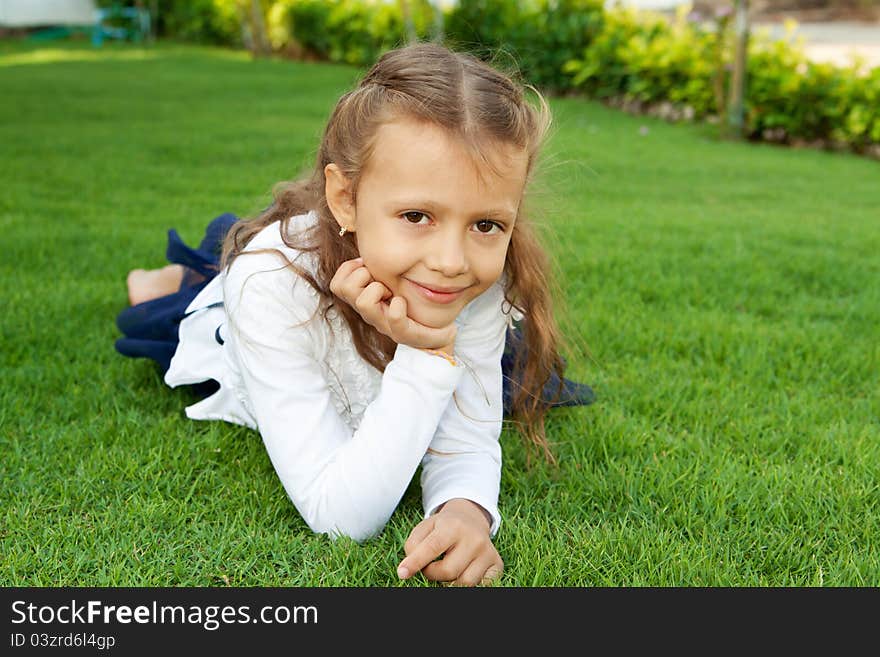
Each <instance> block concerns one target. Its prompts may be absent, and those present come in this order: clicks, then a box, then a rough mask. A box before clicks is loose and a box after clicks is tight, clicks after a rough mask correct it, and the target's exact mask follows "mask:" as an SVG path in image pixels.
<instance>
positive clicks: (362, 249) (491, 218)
mask: <svg viewBox="0 0 880 657" xmlns="http://www.w3.org/2000/svg"><path fill="white" fill-rule="evenodd" d="M492 158H493V164H494V166H495V168H496V169H497V170H498V171H499V173H500V175H496V174H495V173H493V172H492V171H491V170H481V171H480V172H479V174H481V175H478V172H477V168H476V167H477V165H476V164H475V162H474V161H473V160H472V159H471V157H470V155H469V154H468V152H467V150H466V149H465V147H464V146H463V145H462V144H461V143H460V142H459V141H458V140H457V139H456V138H454V137H451V136H449V135H448V134H447V133H446V132H444V130H443V129H442V128H440V127H438V126H435V125H433V124H429V123H424V122H418V121H416V120H414V119H409V118H407V119H396V120H394V121H391V122H389V123H386V124H383V125H382V126H381V127H380V128H379V130H378V132H377V135H376V141H375V145H374V150H373V154H372V156H371V158H370V161H369V163H368V164H367V166H366V168H365V170H364V171H363V173H362V174H361V180H360V184H359V185H358V190H357V201H356V206H355V207H353V208H352V207H351V206H350V204H349V205H347V206H346V204H345V203H344V202H343V201H340V199H341V198H343V199H344V198H345V197H344V195H341V194H340V193H339V190H338V189H336V190H335V193H334V187H337V186H339V185H342V184H344V179H343V178H342V176H341V175H339V170H338V169H336V168H335V165H333V164H331V165H328V167H327V170H326V171H325V173H326V175H327V184H328V189H327V192H328V194H327V200H328V203H329V205H330V208H331V210H332V211H333V214H334V216H335V217H336V219H337V221H339V223H340V225H344V226H346V227H347V228H348V229H349V230H352V229H354V231H355V237H356V240H357V246H358V250H359V253H360V256H361V257H362V258H363V259H364V265H365V266H366V267H367V269H368V270H369V271H370V273H371V274H372V276H373V278H374V279H376V280H378V281H380V282H382V283H383V284H384V285H385V286H386V287H387V288H388V289H390V290H391V291H392V292H393V293H394V294H395V295H396V296H402V297H404V298H405V299H406V302H407V314H408V315H409V316H410V317H411V318H412V319H414V320H415V321H417V322H419V323H421V324H425V325H426V326H431V327H435V328H440V327H443V326H448V325H449V324H451V323H452V322H453V321H454V320H455V318H456V317H457V316H458V314H459V313H460V312H461V310H462V308H464V307H465V306H466V305H467V304H468V303H469V302H470V301H472V300H473V299H475V298H476V297H477V296H479V295H480V294H481V293H483V292H484V291H485V290H487V289H488V288H489V287H491V286H492V284H493V283H495V282H496V281H497V280H498V279H499V277H500V276H501V273H502V271H503V270H504V262H505V257H506V255H507V247H508V245H509V244H510V237H511V232H512V230H513V226H514V223H515V221H516V216H517V212H518V210H519V203H520V199H521V197H522V193H523V187H524V186H525V178H526V167H527V162H528V160H527V158H528V155H527V153H526V152H525V151H523V150H521V149H517V148H516V147H515V146H512V145H499V146H498V147H497V148H495V149H494V152H493V154H492ZM426 288H427V289H426ZM431 290H433V291H434V292H432V291H431ZM437 292H440V293H439V294H438V293H437ZM443 292H446V293H445V294H444V293H443Z"/></svg>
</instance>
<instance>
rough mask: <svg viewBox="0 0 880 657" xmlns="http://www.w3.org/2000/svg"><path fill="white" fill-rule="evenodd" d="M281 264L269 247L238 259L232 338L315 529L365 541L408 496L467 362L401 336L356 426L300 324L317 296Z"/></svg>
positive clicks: (280, 468) (274, 450) (228, 295)
mask: <svg viewBox="0 0 880 657" xmlns="http://www.w3.org/2000/svg"><path fill="white" fill-rule="evenodd" d="M279 266H280V265H279V260H278V259H277V258H276V257H274V256H272V255H264V254H250V255H242V256H240V257H238V258H237V259H236V260H235V261H234V262H233V264H232V267H231V268H230V270H229V271H228V272H227V274H226V278H225V281H224V304H225V307H226V310H227V313H228V316H229V323H230V327H231V328H232V330H231V331H230V334H229V338H230V340H231V343H232V344H230V347H231V348H232V349H233V350H234V352H235V354H236V357H237V358H238V360H239V365H240V368H241V375H242V378H243V383H244V388H245V393H246V394H247V396H248V398H249V404H250V406H251V410H252V412H253V415H254V417H255V419H256V422H257V426H258V429H259V431H260V435H261V436H262V439H263V443H264V444H265V447H266V450H267V451H268V454H269V458H270V459H271V461H272V465H273V466H274V468H275V471H276V472H277V474H278V477H279V478H280V480H281V483H282V485H283V486H284V489H285V491H286V492H287V494H288V496H289V497H290V499H291V501H292V502H293V503H294V505H295V506H296V508H297V510H298V511H299V512H300V514H301V515H302V517H303V519H304V520H305V521H306V523H307V524H308V525H309V527H310V528H311V529H312V530H313V531H315V532H318V533H327V534H329V535H330V536H331V537H332V538H336V537H337V536H339V535H346V536H349V537H351V538H353V539H354V540H356V541H362V540H364V539H367V538H369V537H371V536H373V535H375V534H377V533H378V532H379V531H380V530H381V529H382V528H383V527H384V525H385V524H386V523H387V522H388V519H389V518H390V517H391V514H392V513H393V512H394V509H395V508H396V507H397V505H398V503H399V502H400V499H401V497H402V496H403V494H404V492H405V491H406V488H407V486H408V485H409V483H410V481H411V480H412V477H413V475H414V474H415V472H416V469H417V468H418V465H419V462H420V460H421V458H422V457H423V456H424V454H425V450H426V449H427V447H428V444H429V443H430V442H431V438H432V436H433V435H434V432H435V431H436V428H437V425H438V423H439V421H440V416H441V415H442V414H443V411H444V409H446V407H447V405H448V403H449V400H450V399H451V397H452V392H453V390H455V388H456V386H457V385H458V382H459V380H460V379H461V375H462V373H463V371H464V370H463V368H462V367H461V366H457V367H456V366H453V365H451V364H450V363H449V362H448V361H446V360H445V359H443V358H438V357H437V356H433V355H431V354H428V353H426V352H424V351H421V350H419V349H414V348H412V347H408V346H406V345H398V347H397V350H396V352H395V354H394V358H393V360H392V361H391V362H390V363H389V364H388V366H387V367H386V368H385V372H384V374H383V376H382V382H381V386H380V390H379V393H378V395H377V396H376V398H375V399H374V400H373V401H372V402H371V403H370V404H369V406H368V407H367V408H366V410H365V412H364V415H363V418H362V420H361V423H360V426H359V427H358V429H357V431H355V432H354V433H353V434H352V431H351V429H350V428H349V427H348V425H347V424H345V422H344V421H343V419H342V418H341V417H340V416H339V414H338V413H337V411H336V409H335V407H334V406H333V403H332V401H331V391H330V388H329V387H328V385H327V382H326V381H325V379H324V375H323V372H322V370H321V368H320V367H319V365H318V362H317V361H316V359H315V353H316V349H315V345H314V342H313V339H312V337H311V334H310V332H309V330H308V328H307V327H306V326H297V324H300V323H301V322H303V321H305V320H308V319H309V317H311V316H312V313H313V311H314V309H315V307H316V305H317V297H316V296H314V295H313V294H311V293H310V291H309V289H308V288H307V286H308V283H307V282H306V281H305V280H303V279H301V278H300V277H299V276H298V275H296V274H295V273H294V272H292V271H290V270H279ZM267 269H274V270H275V271H270V272H267V271H266V270H267ZM314 321H315V322H319V323H321V322H324V319H323V317H321V316H320V314H319V315H318V316H317V317H316V319H315V320H314Z"/></svg>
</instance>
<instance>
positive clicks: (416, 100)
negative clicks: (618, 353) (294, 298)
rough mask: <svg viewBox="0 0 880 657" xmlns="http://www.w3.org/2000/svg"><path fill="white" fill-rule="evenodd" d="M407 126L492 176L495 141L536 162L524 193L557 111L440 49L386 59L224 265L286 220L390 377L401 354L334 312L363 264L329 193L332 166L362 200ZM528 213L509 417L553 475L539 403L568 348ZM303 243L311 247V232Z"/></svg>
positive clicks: (511, 276)
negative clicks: (441, 141)
mask: <svg viewBox="0 0 880 657" xmlns="http://www.w3.org/2000/svg"><path fill="white" fill-rule="evenodd" d="M526 89H529V90H531V91H532V92H533V93H534V95H535V96H536V98H537V99H538V106H537V107H535V106H533V105H532V104H531V103H529V102H527V101H526V98H525V90H526ZM400 116H408V117H412V118H416V119H420V120H425V121H429V122H431V123H433V124H435V125H438V126H440V127H442V128H444V129H445V130H447V131H448V132H449V133H450V134H452V135H454V136H456V137H457V138H459V139H460V140H461V143H463V144H464V145H466V147H467V148H468V150H469V152H470V154H471V155H472V157H473V158H474V159H475V161H477V162H479V163H480V164H481V165H483V166H491V165H492V162H491V158H488V157H487V156H486V154H487V152H489V151H490V149H492V147H493V145H497V143H498V142H501V143H507V144H514V145H516V146H517V147H518V148H522V149H524V150H525V151H526V152H527V153H528V165H527V174H526V175H527V183H528V181H529V180H530V179H531V178H532V174H533V171H534V165H535V163H536V159H537V156H538V153H539V150H540V147H541V145H542V143H543V142H544V139H545V137H546V136H547V132H548V129H549V127H550V123H551V115H550V110H549V107H548V105H547V103H546V101H545V100H544V98H543V97H542V96H541V94H540V92H538V91H537V89H535V88H534V87H531V86H529V85H521V84H518V83H516V82H514V80H513V79H512V77H511V76H509V75H506V74H504V73H502V72H501V71H499V70H496V69H495V68H493V67H492V66H490V65H488V64H486V63H484V62H481V61H480V60H478V59H476V58H475V57H473V56H471V55H468V54H465V53H458V52H452V51H450V50H448V49H447V48H445V47H443V46H441V45H438V44H435V43H417V44H412V45H409V46H406V47H403V48H399V49H396V50H391V51H389V52H386V53H385V54H384V55H382V56H381V57H380V58H379V60H378V61H377V62H376V63H375V64H374V65H373V67H372V68H371V69H370V70H369V71H368V72H367V74H366V75H365V76H364V77H363V78H362V79H361V81H360V83H359V84H358V85H357V87H356V88H355V89H353V90H352V91H350V92H348V93H346V94H344V95H343V96H342V97H341V98H340V99H339V101H338V103H337V104H336V107H335V109H334V110H333V113H332V115H331V117H330V120H329V122H328V123H327V126H326V128H325V130H324V135H323V138H322V140H321V144H320V148H319V150H318V154H317V158H316V161H315V168H314V170H313V171H312V173H311V175H309V176H307V177H304V178H302V179H299V180H294V181H283V182H280V183H278V184H277V185H275V187H274V189H273V196H274V203H273V204H272V205H271V206H270V207H268V208H267V209H266V210H264V211H263V212H262V213H260V214H259V215H257V216H256V217H254V218H252V219H247V220H242V221H240V222H238V223H237V224H235V225H234V226H233V227H232V229H231V230H230V231H229V233H228V234H227V236H226V239H225V242H224V245H223V254H222V260H221V263H222V264H221V266H222V267H224V268H225V267H227V266H229V265H230V264H231V263H232V262H233V260H234V259H235V258H236V257H238V256H239V255H241V254H242V252H243V250H244V248H245V246H246V245H247V244H248V242H249V241H250V240H251V239H252V238H253V237H254V235H256V234H257V233H258V232H259V231H260V230H262V229H263V228H264V227H265V226H267V225H269V224H271V223H273V222H275V221H281V222H282V225H281V234H282V237H283V240H284V242H285V244H287V245H288V246H289V247H291V248H295V249H298V250H300V251H310V252H317V262H318V266H317V271H316V276H314V277H313V276H311V275H310V274H309V272H307V271H305V270H303V269H302V268H300V267H298V266H296V265H295V264H294V263H288V266H290V267H291V268H292V269H294V270H295V271H296V272H297V273H298V274H299V275H300V276H302V277H303V278H304V279H305V280H306V281H307V282H308V283H309V284H310V285H312V287H314V288H315V290H316V291H317V292H318V294H319V295H320V298H321V299H322V302H323V303H322V306H323V308H324V310H323V313H324V319H325V320H326V319H327V316H326V313H327V311H328V310H329V308H330V307H333V306H334V305H335V306H336V308H337V311H338V312H339V313H340V314H341V315H342V317H343V319H344V320H345V322H346V323H347V324H348V326H349V328H350V329H351V334H352V338H353V340H354V344H355V347H356V348H357V351H358V353H359V354H360V355H361V357H362V358H364V360H366V361H367V362H368V363H370V364H371V365H372V366H373V367H375V368H376V369H377V370H379V371H380V372H384V371H385V366H386V365H387V364H388V363H389V362H390V360H391V358H392V357H393V355H394V350H395V348H396V346H397V345H396V344H395V343H394V341H393V340H391V338H389V337H387V336H385V335H383V334H381V333H379V332H378V331H377V330H376V329H374V328H373V327H372V326H370V325H369V324H367V323H366V322H364V321H363V319H362V318H361V316H360V314H359V313H358V312H357V310H355V309H354V308H352V307H351V306H349V305H348V304H347V303H339V304H335V296H334V295H333V293H332V292H331V291H330V280H331V279H332V278H333V275H334V274H335V273H336V270H337V269H338V268H339V266H340V265H341V264H342V263H343V262H344V261H346V260H351V259H353V258H356V257H358V255H359V254H358V252H357V247H356V245H355V241H354V237H353V236H352V235H351V234H349V235H346V236H344V237H340V236H339V234H338V229H339V227H338V224H337V223H336V221H335V219H334V218H333V215H332V214H331V212H330V209H329V208H328V206H327V199H326V197H325V193H324V188H325V178H324V167H325V166H326V165H328V164H330V163H335V164H336V165H337V166H338V167H339V168H340V169H341V170H342V172H343V173H344V174H345V176H346V177H347V178H348V180H349V181H350V183H351V189H352V191H353V194H354V195H356V193H357V188H358V183H359V180H360V176H361V173H362V171H363V170H364V168H365V166H366V164H367V162H368V161H369V158H370V155H371V153H372V150H373V145H374V138H375V135H376V131H377V129H378V127H379V126H380V125H382V124H383V123H384V122H386V121H388V120H390V119H391V118H394V117H400ZM523 205H524V204H523V203H521V204H520V210H519V214H518V216H517V218H516V222H515V223H514V228H513V232H512V235H511V240H510V244H509V246H508V251H507V258H506V261H505V266H504V270H505V272H506V275H507V285H506V287H505V294H504V296H505V309H504V310H505V311H506V312H510V308H507V306H510V307H516V308H517V309H518V310H519V311H520V312H522V313H524V314H525V316H526V320H527V321H525V322H524V324H523V326H524V332H523V339H524V345H523V346H524V347H525V350H520V351H519V352H518V356H519V357H518V358H517V360H516V362H515V363H514V372H518V373H519V374H520V376H521V380H522V385H521V386H515V390H514V391H513V397H512V416H513V422H514V424H515V425H517V426H518V428H519V429H520V432H521V434H522V436H523V438H524V440H525V445H526V448H527V454H528V457H529V461H530V460H531V454H532V450H533V449H535V448H537V449H538V450H539V451H540V452H542V453H543V455H544V457H545V458H546V459H547V461H548V462H550V463H554V464H555V462H556V459H555V457H554V456H553V452H552V451H551V449H550V446H549V444H548V441H547V437H546V433H545V429H544V415H545V413H546V411H547V408H546V406H544V405H543V403H542V402H541V390H542V388H543V387H544V385H545V384H546V382H547V380H548V379H549V377H550V375H551V372H556V374H557V376H558V377H559V379H560V380H562V376H563V366H564V365H563V361H562V359H561V357H560V355H559V351H560V346H561V343H562V341H563V337H562V335H561V332H560V331H559V327H558V325H557V322H556V318H555V316H554V311H553V306H554V297H555V296H557V295H558V292H557V290H558V288H557V286H556V283H555V280H554V278H553V274H552V268H551V266H550V265H551V263H550V262H549V261H548V258H547V255H546V253H545V250H544V248H543V247H542V245H541V244H540V241H539V239H538V236H537V234H536V233H535V231H534V229H533V227H532V226H531V225H530V223H529V221H528V219H527V217H526V216H525V210H524V208H523ZM311 210H313V211H314V212H316V213H317V217H318V221H317V224H316V225H315V226H314V229H313V230H312V231H308V237H309V239H308V240H305V241H307V242H308V243H307V244H302V243H297V242H294V241H293V236H291V231H289V230H288V228H289V222H290V220H291V218H293V217H294V216H296V215H300V214H304V213H306V212H308V211H311ZM294 235H296V232H295V231H294ZM299 236H300V237H305V236H306V232H300V235H299ZM566 342H567V341H566ZM524 351H525V352H527V353H528V358H527V359H523V358H522V356H523V354H524ZM513 378H515V379H518V378H520V377H513Z"/></svg>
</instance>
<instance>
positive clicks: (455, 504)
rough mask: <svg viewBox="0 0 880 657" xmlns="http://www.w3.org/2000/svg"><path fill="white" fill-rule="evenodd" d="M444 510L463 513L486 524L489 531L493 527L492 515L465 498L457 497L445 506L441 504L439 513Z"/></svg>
mask: <svg viewBox="0 0 880 657" xmlns="http://www.w3.org/2000/svg"><path fill="white" fill-rule="evenodd" d="M443 510H446V511H455V512H461V513H465V514H466V515H469V516H472V517H473V518H475V519H477V520H478V521H481V522H484V523H485V525H486V529H487V530H488V529H491V527H492V514H491V513H489V512H488V511H487V510H486V509H484V508H483V507H482V506H480V505H479V504H477V503H476V502H474V501H473V500H469V499H467V498H465V497H455V498H453V499H451V500H449V501H447V502H445V503H444V504H441V505H440V507H439V508H438V509H437V513H440V512H441V511H443Z"/></svg>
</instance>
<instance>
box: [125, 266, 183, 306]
mask: <svg viewBox="0 0 880 657" xmlns="http://www.w3.org/2000/svg"><path fill="white" fill-rule="evenodd" d="M181 280H183V265H167V266H165V267H162V268H161V269H132V270H131V271H130V272H128V277H127V278H126V279H125V283H126V285H128V302H129V303H130V304H131V305H132V306H136V305H137V304H139V303H143V302H144V301H150V300H152V299H158V298H159V297H164V296H165V295H167V294H173V293H174V292H177V290H179V289H180V281H181Z"/></svg>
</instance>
